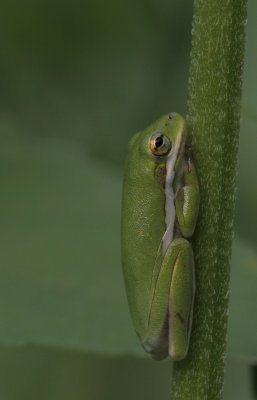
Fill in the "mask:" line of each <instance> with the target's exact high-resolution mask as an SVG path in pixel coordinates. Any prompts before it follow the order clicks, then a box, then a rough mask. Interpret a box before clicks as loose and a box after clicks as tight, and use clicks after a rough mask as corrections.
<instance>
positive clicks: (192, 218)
mask: <svg viewBox="0 0 257 400" xmlns="http://www.w3.org/2000/svg"><path fill="white" fill-rule="evenodd" d="M199 202H200V195H199V186H198V179H197V174H196V170H195V166H194V162H193V159H192V151H191V149H190V148H188V149H187V154H186V156H185V165H184V172H183V186H182V187H181V188H180V190H179V191H178V193H177V194H176V199H175V207H176V214H177V219H178V223H179V227H180V230H181V233H182V235H183V236H184V237H186V238H189V237H191V236H192V235H193V233H194V230H195V225H196V221H197V216H198V210H199Z"/></svg>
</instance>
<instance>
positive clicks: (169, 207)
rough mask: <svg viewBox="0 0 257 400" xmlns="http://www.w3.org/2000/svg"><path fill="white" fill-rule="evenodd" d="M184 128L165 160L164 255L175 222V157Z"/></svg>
mask: <svg viewBox="0 0 257 400" xmlns="http://www.w3.org/2000/svg"><path fill="white" fill-rule="evenodd" d="M185 136H186V130H185V128H184V127H183V128H182V132H181V134H180V139H179V142H178V143H176V146H175V147H174V148H173V151H171V153H170V155H169V156H168V159H167V162H166V180H165V225H166V231H165V233H164V235H163V238H162V243H163V244H162V256H163V257H164V256H165V254H166V251H167V249H168V247H169V244H170V243H171V242H172V240H173V238H174V228H175V222H176V209H175V193H174V186H173V181H174V177H175V164H176V161H177V158H178V156H179V154H180V153H181V151H182V150H183V148H184V145H185Z"/></svg>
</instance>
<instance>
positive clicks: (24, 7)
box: [0, 0, 257, 400]
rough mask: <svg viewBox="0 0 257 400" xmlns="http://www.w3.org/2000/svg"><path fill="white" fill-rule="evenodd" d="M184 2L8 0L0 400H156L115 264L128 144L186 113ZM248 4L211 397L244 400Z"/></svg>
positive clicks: (0, 26)
mask: <svg viewBox="0 0 257 400" xmlns="http://www.w3.org/2000/svg"><path fill="white" fill-rule="evenodd" d="M192 12H193V1H192V0H191V1H188V0H160V1H158V2H157V1H155V0H147V1H146V0H131V1H130V2H121V1H119V0H111V1H109V2H106V1H103V0H87V1H86V2H84V1H82V0H75V1H70V0H66V1H58V0H52V1H50V0H37V1H34V2H32V1H29V0H22V1H17V0H9V1H8V2H7V1H3V2H2V4H1V13H0V60H1V62H0V165H1V167H0V182H1V196H0V198H1V224H0V232H1V257H0V258H1V268H0V315H1V318H0V400H16V399H18V400H23V399H24V400H25V399H26V400H30V399H38V400H41V399H42V400H43V399H44V400H45V399H47V400H58V399H62V400H68V399H72V400H74V399H75V400H80V399H83V400H84V399H89V400H98V399H106V400H109V399H110V400H115V399H120V398H122V399H124V400H127V399H135V400H136V399H146V398H147V399H149V400H151V399H157V398H158V399H160V400H161V399H163V400H166V399H167V400H168V399H169V379H170V372H171V363H170V362H169V361H164V362H155V361H153V360H151V359H150V358H148V357H147V356H146V355H145V354H144V353H143V351H142V350H141V347H140V345H139V343H138V341H137V338H136V335H135V333H134V331H133V328H132V324H131V321H130V316H129V313H128V308H127V303H126V298H125V291H124V285H123V280H122V274H121V261H120V239H119V229H120V203H121V187H122V170H123V165H124V158H125V155H126V148H127V142H128V140H129V138H130V137H131V135H132V134H133V133H135V132H136V131H138V130H140V129H143V128H144V127H146V126H147V125H148V124H149V123H151V122H152V121H154V120H155V119H156V118H157V117H159V116H160V115H162V114H164V113H166V112H169V111H178V112H180V113H181V114H183V115H185V113H186V98H187V81H188V71H189V56H190V32H191V21H192ZM256 23H257V3H256V1H255V0H249V18H248V25H247V45H246V62H245V68H244V89H243V103H242V126H241V136H240V151H239V174H238V196H237V197H238V198H237V207H236V219H235V240H234V244H233V257H232V282H231V289H232V294H231V303H230V304H231V307H230V316H229V333H228V360H227V364H226V379H225V393H224V399H225V400H230V399H233V400H237V399H238V400H239V399H240V400H242V399H244V400H248V399H249V400H254V399H256V396H257V395H256V393H257V391H256V387H255V392H254V380H255V379H256V380H257V374H256V365H257V355H256V353H257V351H256V350H257V345H256V332H257V322H256V277H257V270H256V268H257V265H256V264H257V263H256V260H257V256H256V247H255V245H256V200H257V189H256V166H257V165H256V127H257V107H256V93H257V74H256V71H257V52H256Z"/></svg>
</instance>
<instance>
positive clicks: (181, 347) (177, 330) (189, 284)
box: [169, 238, 195, 360]
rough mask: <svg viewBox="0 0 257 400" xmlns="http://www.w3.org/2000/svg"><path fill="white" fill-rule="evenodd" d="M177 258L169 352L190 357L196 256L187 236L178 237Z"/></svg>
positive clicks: (177, 356)
mask: <svg viewBox="0 0 257 400" xmlns="http://www.w3.org/2000/svg"><path fill="white" fill-rule="evenodd" d="M174 242H176V243H174V244H175V247H176V248H177V258H176V261H175V264H174V268H173V273H172V279H171V285H170V295H169V354H170V356H171V357H172V358H173V359H175V360H182V359H183V358H185V357H186V355H187V351H188V345H189V339H190V333H191V325H192V317H193V303H194V293H195V276H194V275H195V273H194V257H193V251H192V247H191V245H190V243H189V242H188V241H187V240H186V239H182V238H180V239H175V240H174Z"/></svg>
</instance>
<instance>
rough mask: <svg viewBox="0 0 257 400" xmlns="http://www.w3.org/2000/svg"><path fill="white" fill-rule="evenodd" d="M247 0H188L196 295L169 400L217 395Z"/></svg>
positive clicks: (223, 341) (223, 347)
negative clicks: (197, 198) (197, 200)
mask: <svg viewBox="0 0 257 400" xmlns="http://www.w3.org/2000/svg"><path fill="white" fill-rule="evenodd" d="M246 5H247V0H217V1H213V0H195V2H194V18H193V30H192V35H193V36H192V53H191V66H190V79H189V100H188V124H189V129H190V138H191V141H192V148H193V151H194V160H195V164H196V167H197V171H198V178H199V184H200V195H201V205H200V212H199V218H198V223H197V227H196V231H195V234H194V237H193V240H192V243H193V248H194V253H195V267H196V297H195V306H194V317H193V327H192V334H191V341H190V347H189V353H188V356H187V358H186V359H185V360H184V361H180V362H174V369H173V379H172V397H171V398H172V399H173V400H191V399H192V400H198V399H199V400H207V399H208V400H218V399H221V398H222V389H223V380H224V360H225V354H226V335H227V316H228V299H229V279H230V256H231V244H232V233H233V217H234V206H235V181H236V166H237V151H238V137H239V123H240V104H241V87H242V68H243V56H244V42H245V25H246Z"/></svg>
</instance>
